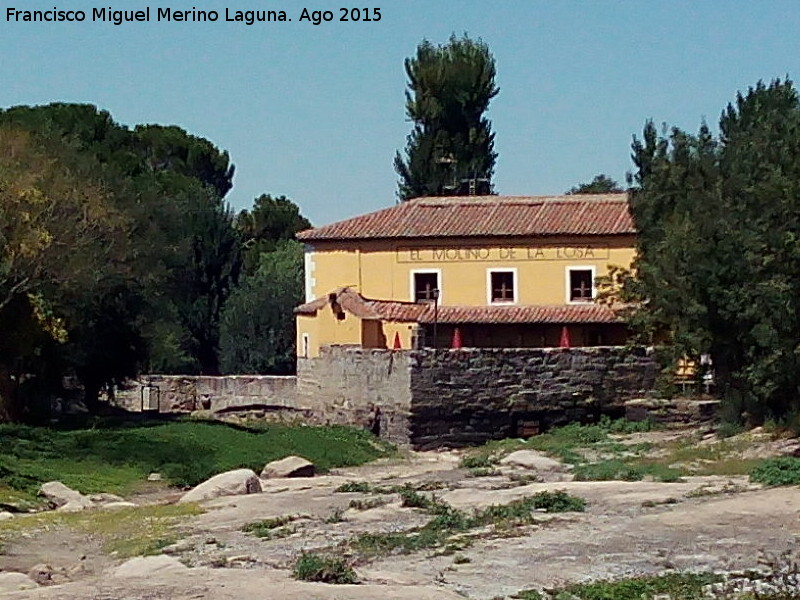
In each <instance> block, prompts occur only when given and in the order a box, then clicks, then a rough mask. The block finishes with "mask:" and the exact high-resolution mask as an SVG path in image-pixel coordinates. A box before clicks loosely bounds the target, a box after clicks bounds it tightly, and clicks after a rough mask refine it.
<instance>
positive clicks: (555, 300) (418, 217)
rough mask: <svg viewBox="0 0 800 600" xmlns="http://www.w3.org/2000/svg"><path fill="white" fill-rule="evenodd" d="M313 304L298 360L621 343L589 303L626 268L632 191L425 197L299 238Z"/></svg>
mask: <svg viewBox="0 0 800 600" xmlns="http://www.w3.org/2000/svg"><path fill="white" fill-rule="evenodd" d="M298 239H300V240H301V241H303V242H304V243H305V244H306V259H305V260H306V262H305V273H306V303H305V304H303V305H302V306H299V307H298V308H297V309H296V311H295V312H296V315H297V349H298V356H300V357H307V358H312V357H315V356H317V355H318V354H319V349H320V348H321V347H322V346H325V345H359V346H362V347H365V348H394V347H402V348H411V347H413V346H414V345H426V346H436V347H440V348H442V347H452V346H453V345H456V346H458V345H463V346H465V347H539V346H559V345H565V344H569V345H573V346H593V345H616V344H621V343H624V341H625V339H626V334H627V332H626V329H625V326H624V325H623V324H622V323H621V322H620V321H619V320H618V318H617V317H616V315H615V314H614V312H613V311H612V310H611V309H610V308H609V307H607V306H605V305H601V304H596V303H594V302H593V300H594V299H595V296H596V286H595V281H596V278H597V277H598V276H601V275H604V274H607V273H608V268H609V265H619V266H624V267H628V266H630V264H631V262H632V260H633V257H634V241H635V230H634V226H633V221H632V219H631V217H630V214H629V212H628V204H627V200H626V195H625V194H600V195H575V196H554V197H553V196H551V197H503V196H482V197H448V198H419V199H416V200H411V201H409V202H404V203H402V204H398V205H396V206H393V207H391V208H387V209H384V210H380V211H377V212H374V213H370V214H366V215H362V216H358V217H355V218H352V219H348V220H345V221H340V222H337V223H333V224H331V225H326V226H323V227H318V228H316V229H310V230H307V231H304V232H301V233H300V234H299V235H298Z"/></svg>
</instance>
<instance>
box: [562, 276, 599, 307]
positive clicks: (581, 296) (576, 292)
mask: <svg viewBox="0 0 800 600" xmlns="http://www.w3.org/2000/svg"><path fill="white" fill-rule="evenodd" d="M567 286H568V288H567V300H568V301H569V302H591V301H592V298H594V269H576V268H569V269H568V270H567Z"/></svg>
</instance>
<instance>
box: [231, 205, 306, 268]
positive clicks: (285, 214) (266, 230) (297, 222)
mask: <svg viewBox="0 0 800 600" xmlns="http://www.w3.org/2000/svg"><path fill="white" fill-rule="evenodd" d="M309 227H311V223H310V222H309V221H308V219H306V218H305V217H304V216H303V215H301V214H300V207H299V206H297V205H296V204H295V203H294V202H292V201H291V200H289V199H288V198H287V197H286V196H277V197H274V198H273V197H272V196H270V195H269V194H261V196H259V197H258V198H256V199H255V201H254V202H253V208H252V209H251V210H243V211H241V212H240V213H239V214H238V215H237V217H236V228H237V229H238V230H239V232H240V233H241V236H242V244H243V247H244V265H245V272H246V273H247V274H252V273H254V272H255V271H256V270H257V269H258V266H259V264H260V261H261V255H262V254H263V253H265V252H273V251H274V250H275V249H276V248H277V247H278V245H279V244H280V243H281V242H285V241H287V240H292V239H294V236H295V234H297V232H299V231H302V230H303V229H308V228H309Z"/></svg>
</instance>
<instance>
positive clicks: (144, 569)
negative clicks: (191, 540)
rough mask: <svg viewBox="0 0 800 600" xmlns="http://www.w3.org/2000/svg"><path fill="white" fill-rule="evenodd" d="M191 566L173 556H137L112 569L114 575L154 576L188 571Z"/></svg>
mask: <svg viewBox="0 0 800 600" xmlns="http://www.w3.org/2000/svg"><path fill="white" fill-rule="evenodd" d="M188 569H189V567H187V566H186V565H184V564H183V563H182V562H181V561H179V560H178V559H177V558H175V557H173V556H167V555H166V554H159V555H158V556H137V557H136V558H132V559H130V560H129V561H127V562H124V563H122V564H121V565H120V566H118V567H117V568H116V569H114V570H113V571H112V573H111V574H112V575H113V576H114V577H152V576H154V575H161V574H163V573H169V572H175V571H187V570H188Z"/></svg>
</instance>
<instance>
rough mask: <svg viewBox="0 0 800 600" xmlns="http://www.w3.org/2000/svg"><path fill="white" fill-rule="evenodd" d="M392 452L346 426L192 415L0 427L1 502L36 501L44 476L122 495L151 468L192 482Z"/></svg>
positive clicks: (173, 480)
mask: <svg viewBox="0 0 800 600" xmlns="http://www.w3.org/2000/svg"><path fill="white" fill-rule="evenodd" d="M392 451H393V450H392V448H391V447H390V446H389V445H387V444H385V443H382V442H380V441H379V440H377V439H376V438H375V437H374V436H372V435H371V434H369V433H367V432H365V431H362V430H358V429H353V428H348V427H290V426H285V425H269V426H264V427H260V428H258V429H247V428H242V427H236V426H232V425H228V424H225V423H220V422H203V421H194V420H186V421H177V422H171V423H164V422H155V421H154V422H136V423H119V422H103V421H98V422H97V423H96V424H95V426H94V427H91V428H84V429H72V430H64V429H57V428H51V427H26V426H20V425H0V503H10V502H12V501H13V502H18V503H19V502H26V501H27V502H36V496H35V495H36V492H37V490H38V488H39V486H40V485H41V484H42V483H44V482H45V481H50V480H60V481H62V482H64V483H65V484H66V485H68V486H69V487H72V488H74V489H77V490H79V491H81V492H83V493H94V492H113V493H117V494H122V495H126V494H129V493H131V492H132V491H135V488H136V487H137V486H138V485H140V484H141V482H143V481H144V480H145V479H146V477H147V475H148V473H150V472H153V471H157V472H160V473H161V474H162V475H163V477H164V478H165V480H166V481H167V482H168V483H170V484H173V485H180V486H192V485H195V484H197V483H199V482H201V481H203V480H205V479H207V478H209V477H211V476H212V475H215V474H217V473H220V472H223V471H227V470H230V469H235V468H240V467H248V468H251V469H254V470H256V471H258V470H260V469H261V468H262V467H263V466H264V464H265V463H267V462H269V461H271V460H275V459H279V458H282V457H284V456H287V455H290V454H298V455H301V456H304V457H306V458H307V459H308V460H310V461H312V462H313V463H314V464H315V465H316V467H317V469H318V470H319V471H321V472H325V471H326V470H328V469H330V468H332V467H337V466H353V465H359V464H362V463H365V462H367V461H370V460H373V459H375V458H378V457H380V456H386V455H389V454H390V453H391V452H392ZM3 490H6V493H5V494H4V493H3Z"/></svg>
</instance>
